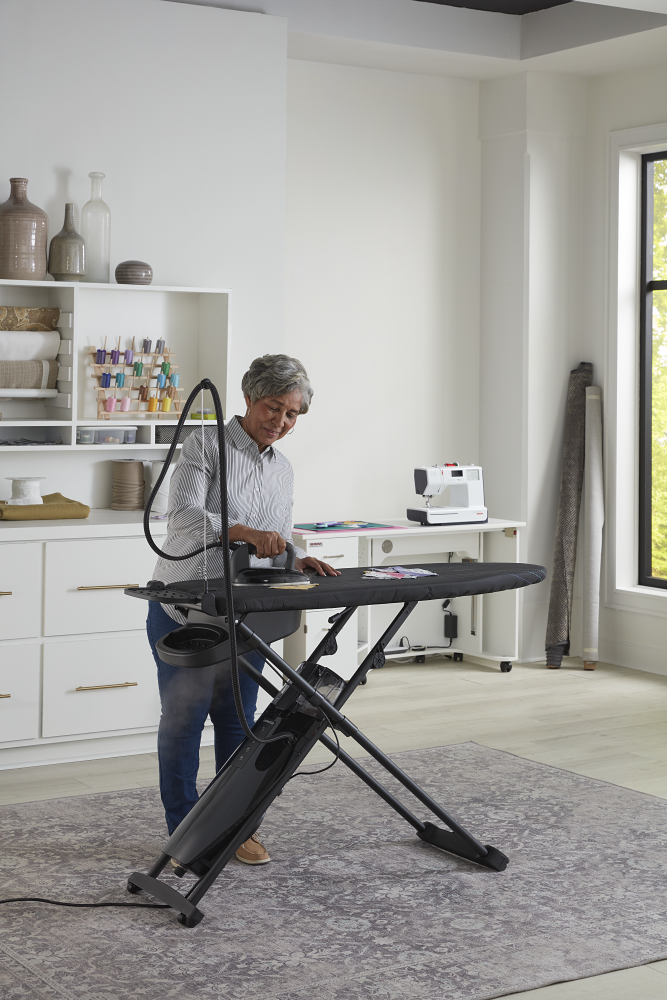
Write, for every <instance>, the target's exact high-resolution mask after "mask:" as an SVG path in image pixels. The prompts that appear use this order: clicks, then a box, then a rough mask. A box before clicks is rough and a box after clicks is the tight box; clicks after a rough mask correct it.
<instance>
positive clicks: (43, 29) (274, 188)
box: [0, 0, 287, 506]
mask: <svg viewBox="0 0 667 1000" xmlns="http://www.w3.org/2000/svg"><path fill="white" fill-rule="evenodd" d="M0 37H1V38H2V39H3V40H4V41H5V44H4V46H3V56H2V61H1V63H0V132H1V134H2V135H3V136H4V137H5V138H4V140H3V142H2V143H0V201H4V200H5V198H6V197H7V195H8V194H9V184H8V178H9V177H15V176H19V177H28V178H29V181H30V183H29V186H28V195H29V197H30V199H31V200H32V201H33V202H35V203H36V204H37V205H39V206H40V207H42V208H44V209H45V210H46V211H47V212H48V214H49V218H50V234H51V235H54V234H55V233H57V232H58V231H59V230H60V229H61V227H62V222H63V215H64V205H65V202H66V201H73V202H74V203H75V205H76V209H77V221H78V213H79V211H80V208H81V206H82V205H83V203H84V202H86V201H87V200H88V198H89V197H90V181H89V180H88V173H89V171H91V170H102V171H103V172H104V173H105V174H106V180H105V182H104V197H105V200H106V201H107V203H108V205H109V207H110V209H111V220H112V221H111V270H112V275H113V270H114V268H115V266H116V264H117V263H118V262H119V261H121V260H127V259H128V258H138V259H140V260H147V261H148V262H149V263H150V264H152V266H153V269H154V275H155V276H154V282H155V284H165V285H190V286H210V287H229V288H232V289H233V293H234V294H233V313H232V317H231V322H232V331H233V342H232V362H231V367H232V375H231V378H232V382H233V383H234V382H236V383H240V377H241V374H242V373H243V371H244V370H245V368H246V366H247V363H248V362H249V361H250V360H252V358H253V357H255V356H256V355H257V354H261V353H264V352H266V351H276V350H280V349H281V347H282V342H283V321H284V298H283V296H284V215H285V79H286V44H287V43H286V22H285V21H284V19H282V18H277V17H267V16H263V15H260V14H252V13H245V12H237V11H230V10H220V9H216V8H210V7H199V6H188V5H184V4H178V3H163V2H161V0H1V2H0ZM9 39H15V40H16V41H15V43H12V44H10V43H9V41H8V40H9ZM112 280H113V278H112ZM20 304H21V303H20V302H17V305H20ZM241 404H242V399H241V396H240V392H239V405H241ZM0 426H1V425H0ZM155 457H157V456H155ZM56 459H57V460H56ZM81 461H82V459H81V456H68V455H63V454H60V455H58V456H51V455H50V454H49V455H45V454H43V453H40V454H38V455H29V454H28V455H25V454H22V455H9V456H8V455H6V454H5V455H3V456H2V467H3V468H5V469H9V467H10V465H11V473H10V472H7V473H6V474H13V475H39V474H43V475H46V476H47V477H48V481H47V483H45V484H44V488H45V492H54V491H60V492H62V493H64V494H65V495H66V496H72V495H74V496H76V497H77V498H78V499H81V500H87V499H90V498H91V496H92V494H91V489H92V485H91V484H92V481H93V479H94V478H95V476H94V470H93V469H91V467H90V465H92V464H93V462H94V460H93V459H91V461H90V464H89V462H88V460H87V459H83V462H85V463H86V464H85V466H82V465H81V464H80V463H81ZM100 461H104V459H100ZM106 461H108V456H107V458H106ZM8 486H9V484H6V483H5V482H4V479H3V478H2V477H0V496H2V497H5V496H8V495H9V493H8V492H7V490H6V487H8ZM108 502H110V497H109V498H108ZM106 505H107V504H104V506H106Z"/></svg>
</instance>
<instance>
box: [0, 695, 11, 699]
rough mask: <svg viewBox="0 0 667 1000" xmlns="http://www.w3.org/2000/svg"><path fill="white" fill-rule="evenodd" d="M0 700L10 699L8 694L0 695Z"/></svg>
mask: <svg viewBox="0 0 667 1000" xmlns="http://www.w3.org/2000/svg"><path fill="white" fill-rule="evenodd" d="M0 698H11V695H10V694H0Z"/></svg>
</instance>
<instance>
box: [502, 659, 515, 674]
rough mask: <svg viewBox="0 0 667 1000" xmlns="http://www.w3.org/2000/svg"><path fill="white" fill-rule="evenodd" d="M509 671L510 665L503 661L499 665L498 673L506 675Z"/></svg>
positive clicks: (507, 661)
mask: <svg viewBox="0 0 667 1000" xmlns="http://www.w3.org/2000/svg"><path fill="white" fill-rule="evenodd" d="M511 669H512V664H511V663H510V661H509V660H503V662H502V663H501V664H500V671H501V673H503V674H508V673H509V672H510V670H511Z"/></svg>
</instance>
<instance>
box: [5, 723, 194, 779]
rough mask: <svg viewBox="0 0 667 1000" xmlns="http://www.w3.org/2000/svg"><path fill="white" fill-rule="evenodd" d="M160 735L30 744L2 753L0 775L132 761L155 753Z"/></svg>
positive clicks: (10, 748) (150, 734) (8, 749)
mask: <svg viewBox="0 0 667 1000" xmlns="http://www.w3.org/2000/svg"><path fill="white" fill-rule="evenodd" d="M212 744H213V727H212V726H206V728H205V729H204V732H203V733H202V740H201V745H202V746H211V745H212ZM156 751H157V732H155V731H154V732H151V733H134V734H128V735H125V736H103V737H100V738H98V739H85V740H68V741H66V742H58V743H47V742H41V743H31V744H28V745H27V746H15V747H3V748H2V749H0V771H9V770H13V769H15V768H17V767H41V766H42V765H44V764H71V763H73V762H75V761H84V760H104V759H106V758H108V757H133V756H136V755H137V754H141V753H156Z"/></svg>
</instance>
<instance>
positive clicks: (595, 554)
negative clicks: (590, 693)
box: [582, 385, 604, 670]
mask: <svg viewBox="0 0 667 1000" xmlns="http://www.w3.org/2000/svg"><path fill="white" fill-rule="evenodd" d="M603 525H604V478H603V473H602V389H601V388H600V386H599V385H591V386H589V387H588V388H587V389H586V461H585V464H584V536H583V544H584V553H583V555H584V558H583V564H584V565H583V570H584V574H583V576H584V600H583V619H584V643H583V650H582V655H583V659H584V666H585V667H586V668H587V669H588V670H592V669H593V668H594V666H595V664H596V663H597V661H598V628H599V622H600V568H601V565H602V527H603Z"/></svg>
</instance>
